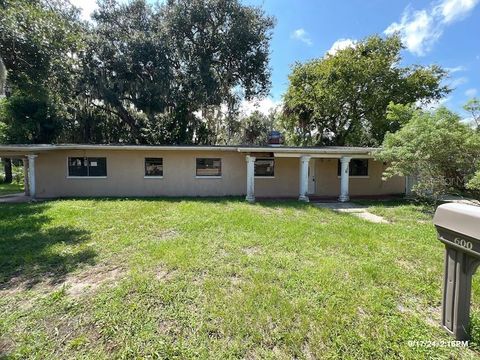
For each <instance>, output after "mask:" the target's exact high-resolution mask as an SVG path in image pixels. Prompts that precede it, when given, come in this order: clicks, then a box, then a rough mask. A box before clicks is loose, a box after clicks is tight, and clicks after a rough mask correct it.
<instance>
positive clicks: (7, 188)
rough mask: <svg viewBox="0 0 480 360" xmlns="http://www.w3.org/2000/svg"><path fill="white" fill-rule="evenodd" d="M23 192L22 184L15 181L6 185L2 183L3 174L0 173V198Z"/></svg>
mask: <svg viewBox="0 0 480 360" xmlns="http://www.w3.org/2000/svg"><path fill="white" fill-rule="evenodd" d="M22 191H24V189H23V182H21V181H15V182H13V183H10V184H7V183H4V182H3V174H1V173H0V196H4V195H10V194H18V193H21V192H22Z"/></svg>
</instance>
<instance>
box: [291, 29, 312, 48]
mask: <svg viewBox="0 0 480 360" xmlns="http://www.w3.org/2000/svg"><path fill="white" fill-rule="evenodd" d="M290 38H291V39H295V40H300V41H301V42H303V43H305V44H307V45H308V46H312V45H313V41H312V39H310V36H309V35H308V32H307V31H305V29H302V28H300V29H297V30H295V31H294V32H293V33H292V34H291V35H290Z"/></svg>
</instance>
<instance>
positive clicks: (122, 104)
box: [84, 0, 273, 143]
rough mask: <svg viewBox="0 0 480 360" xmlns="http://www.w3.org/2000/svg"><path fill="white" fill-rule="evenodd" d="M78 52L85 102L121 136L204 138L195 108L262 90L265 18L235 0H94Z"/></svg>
mask: <svg viewBox="0 0 480 360" xmlns="http://www.w3.org/2000/svg"><path fill="white" fill-rule="evenodd" d="M94 19H95V23H96V25H95V26H94V28H93V30H92V36H91V38H90V40H89V47H88V50H87V52H86V55H85V57H84V64H85V78H86V79H87V82H88V85H89V88H88V89H87V92H86V93H87V94H88V95H89V96H91V98H92V101H91V103H92V104H93V106H95V107H98V108H102V110H104V111H106V112H108V113H109V114H111V115H112V116H115V117H117V118H118V119H119V120H120V121H121V122H122V123H123V124H125V125H126V126H127V127H128V128H129V129H130V130H131V131H130V138H129V139H128V141H132V142H163V143H195V142H197V143H198V142H205V141H208V139H210V138H211V136H210V135H209V134H210V133H211V129H208V124H206V123H205V122H204V121H202V119H201V118H200V117H199V116H197V113H198V112H199V111H200V112H201V111H202V110H205V109H207V108H209V107H214V106H217V107H218V106H220V105H221V104H226V103H230V102H232V101H233V100H232V99H233V98H236V100H238V98H240V97H242V98H247V99H250V98H253V97H255V96H262V95H265V94H266V93H267V91H268V89H269V85H270V82H269V75H270V73H269V69H268V60H269V41H270V37H271V28H272V26H273V20H272V19H271V18H270V17H268V16H266V15H265V14H264V13H263V11H261V10H260V9H259V8H256V7H251V6H245V5H242V4H240V2H239V1H238V0H194V1H186V0H169V1H167V2H166V3H164V4H163V5H161V6H160V7H159V9H158V10H155V9H154V8H152V7H151V6H150V5H148V4H147V3H146V2H145V1H143V0H136V1H133V2H131V3H128V4H120V3H117V2H116V1H115V0H107V1H103V2H101V3H100V7H99V10H98V11H97V12H96V14H95V15H94Z"/></svg>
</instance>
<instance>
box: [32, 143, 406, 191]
mask: <svg viewBox="0 0 480 360" xmlns="http://www.w3.org/2000/svg"><path fill="white" fill-rule="evenodd" d="M245 155H246V154H244V153H238V152H237V151H205V150H203V151H202V150H200V149H199V150H176V151H175V150H166V151H163V150H162V151H160V150H151V151H150V150H145V151H144V150H55V151H46V152H41V153H40V154H39V155H38V158H37V160H36V184H37V185H36V187H37V197H39V198H53V197H86V196H92V197H100V196H139V197H141V196H242V195H245V193H246V161H245ZM76 156H80V157H106V158H107V177H106V178H68V166H67V159H68V157H76ZM147 157H161V158H163V178H160V179H159V178H145V177H144V175H145V174H144V161H145V158H147ZM199 157H205V158H221V159H222V177H221V178H197V177H196V174H195V167H196V158H199ZM311 161H316V167H315V173H316V194H315V195H318V196H328V197H336V196H338V194H339V192H340V180H339V178H338V177H337V160H336V159H312V160H311ZM382 171H383V164H382V163H379V162H375V161H373V160H370V162H369V177H368V178H365V179H356V178H352V179H351V180H350V194H351V195H386V194H400V193H403V192H404V190H405V180H404V178H402V177H398V178H392V179H390V180H388V181H386V182H383V181H382V180H381V173H382ZM298 191H299V159H298V158H276V159H275V176H274V177H273V178H259V177H256V178H255V195H256V196H257V197H262V196H263V197H297V196H298Z"/></svg>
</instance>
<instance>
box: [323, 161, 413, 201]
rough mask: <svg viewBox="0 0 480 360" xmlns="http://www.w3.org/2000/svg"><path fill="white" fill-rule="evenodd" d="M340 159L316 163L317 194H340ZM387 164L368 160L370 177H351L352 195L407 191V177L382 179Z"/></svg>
mask: <svg viewBox="0 0 480 360" xmlns="http://www.w3.org/2000/svg"><path fill="white" fill-rule="evenodd" d="M337 164H338V159H317V160H316V163H315V174H316V194H317V195H319V196H332V195H338V194H340V178H339V177H338V172H337V166H338V165H337ZM384 170H385V166H384V165H383V163H382V162H379V161H375V160H373V159H369V160H368V177H358V178H357V177H350V182H349V192H350V195H351V196H359V195H366V196H371V195H389V194H402V193H404V192H405V178H404V177H401V176H395V177H392V178H391V179H388V180H386V181H383V180H382V173H383V171H384Z"/></svg>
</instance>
